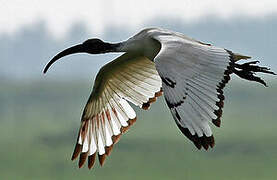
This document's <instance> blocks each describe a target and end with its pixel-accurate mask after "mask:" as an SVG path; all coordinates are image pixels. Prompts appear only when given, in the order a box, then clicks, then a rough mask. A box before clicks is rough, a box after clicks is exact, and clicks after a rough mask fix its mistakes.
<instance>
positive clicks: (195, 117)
mask: <svg viewBox="0 0 277 180" xmlns="http://www.w3.org/2000/svg"><path fill="white" fill-rule="evenodd" d="M153 38H154V39H156V40H158V41H159V42H160V43H161V46H162V48H161V50H160V52H159V53H158V55H157V56H156V57H155V59H154V62H155V64H156V68H157V71H158V73H159V75H160V76H161V79H162V88H163V92H164V96H165V100H166V102H167V105H168V107H169V108H170V111H171V113H172V115H173V117H174V120H175V121H176V123H177V126H178V127H179V129H180V130H181V131H182V133H183V134H184V135H185V136H186V137H188V138H189V139H190V140H191V141H192V142H193V143H194V144H195V146H196V147H197V148H198V149H200V148H201V147H202V146H203V147H204V148H205V149H208V147H209V146H210V147H213V146H214V137H213V135H212V131H211V128H210V126H209V122H212V123H213V124H215V125H216V126H218V127H219V126H220V117H221V114H222V108H223V100H224V96H223V91H222V89H223V88H224V86H225V84H226V83H227V82H228V80H229V79H230V77H229V74H230V73H231V72H232V68H233V64H234V62H233V61H234V60H233V58H232V55H231V54H232V53H231V52H230V51H228V50H225V49H222V48H217V47H214V46H211V45H210V44H204V43H200V42H198V41H194V40H192V39H188V38H186V37H182V36H181V35H169V34H164V35H160V36H155V37H153ZM244 57H245V58H249V57H246V56H244Z"/></svg>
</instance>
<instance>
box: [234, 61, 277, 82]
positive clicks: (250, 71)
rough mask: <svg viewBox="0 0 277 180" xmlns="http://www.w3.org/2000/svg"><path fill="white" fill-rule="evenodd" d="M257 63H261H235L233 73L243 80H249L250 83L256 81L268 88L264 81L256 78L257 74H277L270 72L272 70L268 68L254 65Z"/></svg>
mask: <svg viewBox="0 0 277 180" xmlns="http://www.w3.org/2000/svg"><path fill="white" fill-rule="evenodd" d="M257 63H259V61H251V62H247V63H244V64H237V63H235V64H234V69H233V72H234V73H235V74H236V75H238V76H239V77H241V78H243V79H247V80H249V81H256V82H259V83H261V84H263V85H264V86H267V85H266V83H265V82H264V80H262V79H261V78H260V77H257V76H255V74H256V72H262V73H267V74H273V75H276V74H275V73H274V72H272V71H269V70H270V69H269V68H267V67H261V66H257V65H254V64H257Z"/></svg>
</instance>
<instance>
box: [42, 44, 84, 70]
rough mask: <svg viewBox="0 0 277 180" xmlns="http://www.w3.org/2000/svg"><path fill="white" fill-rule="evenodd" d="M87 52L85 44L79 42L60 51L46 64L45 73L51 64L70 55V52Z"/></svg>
mask: <svg viewBox="0 0 277 180" xmlns="http://www.w3.org/2000/svg"><path fill="white" fill-rule="evenodd" d="M83 52H86V51H85V47H84V45H83V44H78V45H76V46H72V47H70V48H68V49H65V50H63V51H62V52H60V53H59V54H57V55H56V56H55V57H53V59H51V61H50V62H49V63H48V64H47V65H46V66H45V68H44V70H43V73H44V74H45V73H46V72H47V70H48V69H49V68H50V66H51V65H52V64H53V63H54V62H56V61H57V60H59V59H60V58H62V57H64V56H67V55H70V54H75V53H83Z"/></svg>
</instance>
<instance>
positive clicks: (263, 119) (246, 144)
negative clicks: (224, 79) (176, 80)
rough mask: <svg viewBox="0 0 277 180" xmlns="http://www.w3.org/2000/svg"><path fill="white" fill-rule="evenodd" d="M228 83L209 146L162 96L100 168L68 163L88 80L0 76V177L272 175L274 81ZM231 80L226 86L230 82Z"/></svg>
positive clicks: (276, 99)
mask: <svg viewBox="0 0 277 180" xmlns="http://www.w3.org/2000/svg"><path fill="white" fill-rule="evenodd" d="M268 81H269V86H270V87H269V88H264V87H262V86H261V85H258V84H254V83H246V82H244V81H243V83H237V82H236V81H233V82H231V83H230V84H229V85H228V86H227V88H226V89H225V95H226V96H227V97H226V100H225V107H224V114H223V117H222V127H221V128H216V127H214V126H213V131H214V134H215V138H216V146H215V147H214V149H212V150H209V151H208V152H206V151H204V150H201V151H199V150H197V149H196V148H195V147H194V145H193V144H192V143H191V142H189V141H188V140H187V139H186V138H185V137H184V136H183V135H182V134H181V133H180V131H179V130H178V128H177V127H176V125H175V123H174V121H173V119H172V117H171V115H170V113H169V110H168V108H167V107H166V105H165V103H164V100H163V98H160V99H159V100H158V101H157V102H156V103H155V104H153V105H152V107H151V109H150V110H149V111H144V110H140V109H138V108H135V109H136V112H137V113H138V120H137V122H136V123H135V124H134V126H133V127H132V128H131V129H130V130H129V131H128V132H127V133H126V134H124V135H123V136H122V138H121V140H120V141H119V143H118V144H116V145H115V147H114V149H113V152H112V154H111V156H110V157H108V158H107V160H106V163H105V165H104V167H102V168H100V167H99V164H98V162H97V165H96V167H95V168H94V169H92V170H88V169H87V168H86V167H85V168H83V169H78V168H77V162H73V163H72V162H71V160H70V158H71V153H72V151H73V148H74V145H75V140H76V134H77V130H78V128H79V119H80V118H79V117H80V115H81V112H82V108H83V106H84V105H85V102H86V100H87V97H88V95H89V93H90V89H91V84H89V83H88V82H74V83H70V82H64V83H62V82H55V81H52V82H43V81H38V82H32V83H28V82H24V83H19V82H17V83H11V82H4V81H2V82H1V87H0V112H1V122H0V132H1V136H0V147H1V148H0V156H1V163H0V174H1V177H2V178H1V179H101V180H102V179H111V178H112V179H237V180H238V179H257V180H258V179H259V180H260V179H276V178H277V172H276V161H277V154H276V149H277V143H276V138H277V134H276V126H277V121H276V104H277V97H276V91H277V82H276V80H275V81H274V80H272V79H270V80H268ZM230 85H232V86H230Z"/></svg>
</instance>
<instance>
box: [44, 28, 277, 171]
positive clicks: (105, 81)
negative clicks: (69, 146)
mask: <svg viewBox="0 0 277 180" xmlns="http://www.w3.org/2000/svg"><path fill="white" fill-rule="evenodd" d="M110 52H121V53H122V52H123V54H122V55H120V56H119V57H117V58H116V59H114V60H113V61H111V62H109V63H107V64H106V65H104V66H103V67H102V68H101V69H100V70H99V72H98V74H97V75H96V78H95V82H94V85H93V88H92V93H91V94H90V96H89V99H88V101H87V103H86V106H85V108H84V110H83V114H82V116H81V125H80V129H79V132H78V136H77V142H76V145H75V148H74V151H73V154H72V158H71V159H72V160H75V159H76V158H78V157H79V162H78V165H79V168H81V167H83V165H84V164H85V162H86V160H87V161H88V163H87V164H88V168H89V169H91V168H92V167H93V166H94V164H95V161H96V156H98V159H99V163H100V165H101V166H103V164H104V162H105V159H106V157H107V156H109V155H110V153H111V150H112V148H113V146H114V144H116V143H117V142H118V141H119V138H120V136H121V135H122V134H123V133H125V132H126V131H127V130H128V129H129V128H130V126H132V125H133V124H134V123H135V122H136V120H137V116H136V112H135V111H134V110H133V108H132V107H131V106H130V104H129V103H132V104H134V105H136V106H138V107H140V108H142V109H144V110H147V109H149V108H150V105H151V104H152V103H153V102H155V101H156V99H157V98H158V97H160V96H162V95H163V96H164V98H165V102H166V104H167V106H168V108H169V109H170V112H171V115H172V117H173V119H174V121H175V123H176V124H177V127H178V128H179V130H180V131H181V132H182V134H183V135H184V136H186V137H187V138H188V139H189V140H190V141H191V142H192V143H193V144H194V145H195V146H196V147H197V148H198V149H201V148H202V147H203V148H204V149H205V150H208V149H209V148H213V147H214V145H215V140H214V136H213V133H212V130H211V127H210V125H215V126H217V127H220V125H221V116H222V108H223V106H224V98H225V97H224V95H223V88H224V87H225V85H226V84H227V83H228V81H229V80H230V75H231V74H235V75H237V76H238V77H240V78H242V79H246V80H249V81H255V82H258V83H261V84H263V85H264V86H267V84H266V83H265V81H264V80H262V79H261V78H260V77H258V76H257V75H256V73H259V72H260V73H266V74H272V75H276V74H275V73H274V72H272V71H270V69H269V68H267V67H261V66H258V65H257V63H259V61H249V62H248V61H247V62H245V63H243V64H242V63H238V61H240V60H248V59H250V58H251V57H250V56H245V55H242V54H239V53H235V52H233V51H231V50H228V49H225V48H220V47H217V46H214V45H211V44H209V43H203V42H201V41H198V40H195V39H193V38H189V37H187V36H185V35H184V34H182V33H179V32H174V31H170V30H167V29H162V28H156V27H155V28H146V29H143V30H142V31H140V32H139V33H137V34H135V35H134V36H132V37H131V38H129V39H127V40H125V41H122V42H119V43H109V42H104V41H102V40H100V39H97V38H92V39H88V40H86V41H84V42H83V43H81V44H78V45H75V46H72V47H70V48H67V49H65V50H63V51H62V52H60V53H58V54H57V55H56V56H54V57H53V58H52V59H51V60H50V61H49V63H48V64H47V65H46V67H45V69H44V71H43V72H44V73H46V72H47V71H48V69H49V67H50V66H51V65H52V64H53V63H54V62H56V61H57V60H59V59H61V58H62V57H64V56H67V55H71V54H76V53H88V54H104V53H110ZM157 123H158V122H157Z"/></svg>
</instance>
